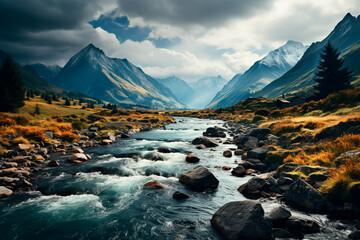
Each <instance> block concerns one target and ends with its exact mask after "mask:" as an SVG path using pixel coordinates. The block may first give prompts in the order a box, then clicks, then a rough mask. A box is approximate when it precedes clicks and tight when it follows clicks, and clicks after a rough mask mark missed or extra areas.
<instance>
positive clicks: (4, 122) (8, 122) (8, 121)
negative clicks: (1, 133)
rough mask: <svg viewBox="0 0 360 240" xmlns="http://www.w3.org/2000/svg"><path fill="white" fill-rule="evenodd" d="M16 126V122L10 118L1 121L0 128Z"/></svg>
mask: <svg viewBox="0 0 360 240" xmlns="http://www.w3.org/2000/svg"><path fill="white" fill-rule="evenodd" d="M13 125H16V121H15V120H14V119H11V118H6V119H1V120H0V126H13Z"/></svg>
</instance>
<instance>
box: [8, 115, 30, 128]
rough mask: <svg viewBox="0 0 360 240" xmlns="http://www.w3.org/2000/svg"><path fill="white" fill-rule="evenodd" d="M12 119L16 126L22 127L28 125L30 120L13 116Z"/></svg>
mask: <svg viewBox="0 0 360 240" xmlns="http://www.w3.org/2000/svg"><path fill="white" fill-rule="evenodd" d="M12 119H14V120H15V121H16V123H17V124H19V125H22V126H25V125H27V124H29V123H30V120H29V119H27V118H26V117H23V116H13V117H12Z"/></svg>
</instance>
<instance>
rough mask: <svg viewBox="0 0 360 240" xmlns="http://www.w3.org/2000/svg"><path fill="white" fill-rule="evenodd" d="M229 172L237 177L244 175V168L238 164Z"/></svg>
mask: <svg viewBox="0 0 360 240" xmlns="http://www.w3.org/2000/svg"><path fill="white" fill-rule="evenodd" d="M231 174H232V175H234V176H237V177H244V176H245V175H246V169H245V168H244V167H243V166H241V165H239V166H237V167H236V168H234V169H233V170H232V171H231Z"/></svg>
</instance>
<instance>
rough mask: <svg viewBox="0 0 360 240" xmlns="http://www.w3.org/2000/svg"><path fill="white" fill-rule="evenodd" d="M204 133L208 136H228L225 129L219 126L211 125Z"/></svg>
mask: <svg viewBox="0 0 360 240" xmlns="http://www.w3.org/2000/svg"><path fill="white" fill-rule="evenodd" d="M203 135H204V136H207V137H221V138H224V137H226V134H225V129H223V128H219V127H209V128H208V129H206V132H204V133H203Z"/></svg>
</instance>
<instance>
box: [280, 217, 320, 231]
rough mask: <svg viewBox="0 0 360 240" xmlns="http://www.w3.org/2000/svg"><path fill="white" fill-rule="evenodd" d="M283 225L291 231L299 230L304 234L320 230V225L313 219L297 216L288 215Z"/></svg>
mask: <svg viewBox="0 0 360 240" xmlns="http://www.w3.org/2000/svg"><path fill="white" fill-rule="evenodd" d="M285 227H286V228H287V229H289V230H290V231H291V232H301V233H305V234H311V233H318V232H320V226H319V224H317V223H316V222H315V221H313V220H309V219H303V218H299V217H290V218H289V219H288V220H287V221H286V223H285Z"/></svg>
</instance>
